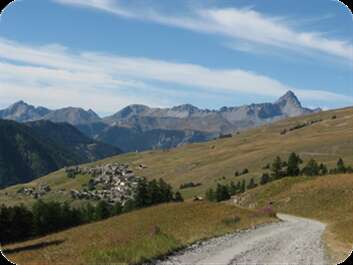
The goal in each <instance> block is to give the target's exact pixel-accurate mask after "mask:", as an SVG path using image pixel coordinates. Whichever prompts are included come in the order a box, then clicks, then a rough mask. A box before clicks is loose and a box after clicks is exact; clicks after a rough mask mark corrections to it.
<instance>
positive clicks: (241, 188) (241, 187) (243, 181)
mask: <svg viewBox="0 0 353 265" xmlns="http://www.w3.org/2000/svg"><path fill="white" fill-rule="evenodd" d="M244 192H245V180H244V179H243V180H242V181H241V185H240V193H244Z"/></svg>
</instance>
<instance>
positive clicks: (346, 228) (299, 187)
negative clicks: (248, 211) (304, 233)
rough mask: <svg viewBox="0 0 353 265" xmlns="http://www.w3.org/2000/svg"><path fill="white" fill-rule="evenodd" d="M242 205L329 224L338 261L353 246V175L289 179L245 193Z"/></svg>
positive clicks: (328, 232) (328, 239) (329, 242)
mask: <svg viewBox="0 0 353 265" xmlns="http://www.w3.org/2000/svg"><path fill="white" fill-rule="evenodd" d="M242 198H243V200H244V201H243V202H242V205H244V206H249V205H253V206H256V207H263V206H265V205H268V203H269V202H270V201H272V202H273V203H274V207H275V209H276V211H278V212H284V213H289V214H294V215H298V216H303V217H308V218H313V219H317V220H320V221H322V222H324V223H326V224H328V226H327V229H326V233H325V239H326V242H327V245H328V247H329V249H330V250H331V251H332V253H333V255H334V257H335V258H336V259H338V260H342V259H344V258H347V257H348V255H349V254H350V253H351V251H352V249H353V175H351V174H346V175H332V176H322V177H315V178H309V177H298V178H285V179H282V180H280V181H276V182H273V183H270V184H268V185H265V186H262V187H259V188H256V189H254V190H252V191H250V192H248V193H246V194H244V195H243V196H242Z"/></svg>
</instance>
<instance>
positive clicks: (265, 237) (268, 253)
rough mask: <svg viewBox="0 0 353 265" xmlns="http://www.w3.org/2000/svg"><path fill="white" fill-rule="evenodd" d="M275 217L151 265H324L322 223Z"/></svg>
mask: <svg viewBox="0 0 353 265" xmlns="http://www.w3.org/2000/svg"><path fill="white" fill-rule="evenodd" d="M278 217H279V218H280V219H281V220H282V222H278V223H274V224H270V225H265V226H261V227H259V228H257V229H254V230H248V231H244V232H241V233H237V234H233V235H227V236H224V237H219V238H214V239H211V240H208V241H204V242H201V243H199V244H195V245H193V246H191V247H189V248H187V249H186V250H184V251H182V252H180V253H177V254H175V255H172V256H170V257H168V258H166V259H165V260H161V261H157V262H154V264H158V265H177V264H180V265H181V264H183V265H186V264H199V265H201V264H213V265H235V264H293V265H294V264H305V265H309V264H320V265H321V264H328V261H327V258H326V255H325V251H324V246H323V243H322V240H321V237H322V234H323V231H324V229H325V225H324V224H322V223H320V222H317V221H314V220H310V219H304V218H299V217H294V216H290V215H284V214H279V215H278Z"/></svg>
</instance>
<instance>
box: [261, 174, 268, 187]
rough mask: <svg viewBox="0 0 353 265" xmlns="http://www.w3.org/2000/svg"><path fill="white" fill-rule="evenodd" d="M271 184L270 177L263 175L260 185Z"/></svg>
mask: <svg viewBox="0 0 353 265" xmlns="http://www.w3.org/2000/svg"><path fill="white" fill-rule="evenodd" d="M269 182H270V175H269V174H267V173H263V174H262V176H261V179H260V185H265V184H267V183H269Z"/></svg>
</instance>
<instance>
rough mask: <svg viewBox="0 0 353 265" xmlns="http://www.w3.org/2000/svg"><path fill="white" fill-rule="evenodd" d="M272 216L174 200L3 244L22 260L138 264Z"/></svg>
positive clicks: (24, 264) (75, 264) (9, 254)
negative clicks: (91, 222)
mask: <svg viewBox="0 0 353 265" xmlns="http://www.w3.org/2000/svg"><path fill="white" fill-rule="evenodd" d="M230 220H234V222H233V221H230ZM272 221H274V219H273V218H270V217H268V216H266V215H259V214H255V212H253V211H250V210H247V209H242V208H238V207H235V206H232V205H227V204H212V203H206V202H200V203H196V202H186V203H178V204H176V203H173V204H164V205H159V206H155V207H151V208H146V209H142V210H138V211H135V212H131V213H128V214H123V215H121V216H118V217H113V218H110V219H108V220H105V221H102V222H97V223H93V224H88V225H83V226H80V227H77V228H73V229H70V230H67V231H63V232H60V233H57V234H52V235H49V236H46V237H43V238H40V239H36V240H32V241H27V242H23V243H18V244H12V245H7V246H3V250H5V255H6V256H7V258H9V259H10V260H11V261H13V262H15V263H17V264H21V265H27V264H41V265H45V264H51V265H52V264H54V265H55V264H65V265H66V264H67V265H69V264H73V265H78V264H113V263H114V264H119V263H120V264H137V263H141V262H143V261H147V260H150V259H153V258H155V257H158V256H163V255H165V254H167V253H170V252H172V251H174V250H177V249H180V248H183V247H185V246H187V245H190V244H192V243H194V242H196V241H199V240H203V239H207V238H211V237H215V236H220V235H224V234H226V233H231V232H235V231H237V230H240V229H245V228H249V227H251V226H253V225H256V224H262V223H266V222H272Z"/></svg>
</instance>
